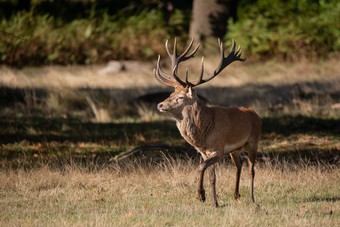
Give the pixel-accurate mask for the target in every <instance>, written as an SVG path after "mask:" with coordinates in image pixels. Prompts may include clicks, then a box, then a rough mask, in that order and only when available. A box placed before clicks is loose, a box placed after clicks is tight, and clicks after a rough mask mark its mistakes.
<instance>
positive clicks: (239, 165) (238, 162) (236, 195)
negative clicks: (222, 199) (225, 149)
mask: <svg viewBox="0 0 340 227" xmlns="http://www.w3.org/2000/svg"><path fill="white" fill-rule="evenodd" d="M230 157H231V160H232V161H233V163H234V164H235V166H236V183H235V192H234V198H235V199H236V200H238V199H239V198H240V197H241V195H240V193H239V186H240V176H241V170H242V160H241V157H240V153H239V150H236V151H234V152H233V153H230Z"/></svg>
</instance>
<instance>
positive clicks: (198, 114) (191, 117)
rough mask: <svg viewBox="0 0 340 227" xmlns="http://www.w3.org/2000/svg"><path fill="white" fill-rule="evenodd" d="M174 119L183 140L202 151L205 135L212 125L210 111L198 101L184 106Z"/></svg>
mask: <svg viewBox="0 0 340 227" xmlns="http://www.w3.org/2000/svg"><path fill="white" fill-rule="evenodd" d="M175 119H176V125H177V128H178V129H179V131H180V133H181V135H182V136H183V138H184V139H185V140H186V141H187V142H188V143H190V144H191V145H192V146H194V147H197V148H203V149H204V146H205V144H206V137H207V134H208V133H209V131H210V129H211V128H212V126H213V123H214V118H213V115H212V113H211V110H210V109H209V108H208V107H207V106H206V105H205V104H204V103H202V102H201V101H200V100H198V101H197V102H194V103H193V104H191V105H187V106H185V107H184V108H183V111H182V112H181V114H180V115H178V116H176V117H175Z"/></svg>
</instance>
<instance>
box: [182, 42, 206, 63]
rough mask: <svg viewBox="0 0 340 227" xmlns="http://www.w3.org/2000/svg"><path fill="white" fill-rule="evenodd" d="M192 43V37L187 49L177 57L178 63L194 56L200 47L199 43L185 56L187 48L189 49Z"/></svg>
mask: <svg viewBox="0 0 340 227" xmlns="http://www.w3.org/2000/svg"><path fill="white" fill-rule="evenodd" d="M193 43H194V39H191V41H190V43H189V46H188V47H187V49H186V50H185V51H184V52H183V53H182V54H181V56H179V57H178V63H180V62H182V61H186V60H188V59H189V58H192V57H194V55H195V54H196V52H197V50H198V48H200V46H201V44H198V45H197V47H196V48H195V49H194V50H193V51H192V52H191V53H190V54H189V55H188V56H186V55H187V53H188V52H189V50H190V49H191V47H192V44H193Z"/></svg>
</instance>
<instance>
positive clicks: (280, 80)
mask: <svg viewBox="0 0 340 227" xmlns="http://www.w3.org/2000/svg"><path fill="white" fill-rule="evenodd" d="M155 61H156V59H155ZM200 61H201V59H200V58H199V57H197V58H194V59H192V60H191V61H189V62H188V63H187V62H185V63H183V66H181V68H180V70H181V71H182V75H184V69H185V68H186V67H188V68H189V74H190V77H191V78H192V79H193V80H194V79H195V78H196V76H198V75H199V70H200V67H199V66H200ZM218 61H219V59H218V57H214V56H208V57H207V58H206V60H205V72H206V74H209V73H211V72H213V71H214V69H215V68H216V65H217V63H216V62H218ZM338 61H339V60H338V59H329V60H324V61H321V62H306V61H301V62H297V63H294V64H292V63H284V62H271V61H268V62H265V63H254V64H252V63H234V64H232V65H230V66H229V67H228V69H227V70H225V71H223V72H221V74H220V76H218V77H216V78H215V79H214V80H212V81H211V82H209V84H207V85H203V86H202V87H206V86H214V87H225V86H241V85H244V84H248V83H255V84H272V85H278V84H286V83H295V82H303V81H313V80H323V79H325V78H327V79H329V80H332V79H339V77H340V75H339V72H340V65H339V64H338ZM154 64H155V63H143V65H144V67H142V66H143V65H142V66H140V67H139V69H133V70H131V71H127V72H117V73H111V74H103V73H101V72H102V70H103V69H104V68H105V66H67V67H63V66H44V67H40V68H25V69H23V70H15V69H11V68H7V67H5V66H2V67H1V68H0V69H1V70H0V85H2V86H6V87H13V88H32V87H34V88H79V87H86V88H148V87H155V86H156V87H161V85H160V84H159V83H157V81H156V80H155V79H154V77H153V72H152V68H153V67H154ZM168 70H169V69H167V70H166V71H168Z"/></svg>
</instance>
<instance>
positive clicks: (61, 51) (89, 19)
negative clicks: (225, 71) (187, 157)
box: [0, 0, 340, 67]
mask: <svg viewBox="0 0 340 227" xmlns="http://www.w3.org/2000/svg"><path fill="white" fill-rule="evenodd" d="M191 14H192V1H191V0H184V1H181V0H163V1H159V0H142V1H137V0H115V1H108V0H100V1H94V0H82V1H80V0H79V1H78V0H59V1H46V0H31V1H21V0H1V1H0V18H1V19H0V20H1V21H0V64H7V65H11V66H16V67H21V66H26V65H45V64H63V65H68V64H98V63H105V62H108V61H109V60H115V59H133V60H141V61H145V60H154V59H155V58H156V56H157V55H158V54H159V53H160V54H162V55H163V54H165V52H164V40H165V39H172V38H174V37H177V38H178V39H180V40H181V41H182V42H183V43H184V42H185V41H186V40H187V39H188V38H189V37H188V31H189V27H190V19H191ZM224 39H225V40H228V41H229V40H230V39H235V40H237V42H238V44H240V45H241V46H242V48H243V50H244V52H246V53H247V57H248V58H249V57H250V58H252V59H254V60H258V59H260V60H263V59H268V58H277V59H282V60H297V59H299V58H307V59H316V58H329V57H333V56H336V55H338V53H339V49H340V2H339V1H337V0H240V1H239V4H238V9H237V18H236V19H229V21H228V29H227V34H226V35H225V36H224ZM183 45H184V44H183Z"/></svg>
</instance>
